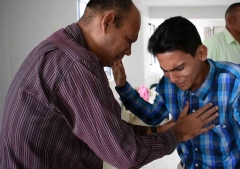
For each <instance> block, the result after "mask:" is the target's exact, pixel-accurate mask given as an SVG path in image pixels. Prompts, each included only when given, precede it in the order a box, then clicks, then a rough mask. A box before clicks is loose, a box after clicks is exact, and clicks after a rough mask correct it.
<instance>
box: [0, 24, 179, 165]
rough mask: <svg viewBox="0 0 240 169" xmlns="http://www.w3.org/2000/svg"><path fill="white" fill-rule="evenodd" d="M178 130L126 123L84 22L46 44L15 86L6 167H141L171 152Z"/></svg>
mask: <svg viewBox="0 0 240 169" xmlns="http://www.w3.org/2000/svg"><path fill="white" fill-rule="evenodd" d="M176 146H177V139H176V136H175V135H174V133H173V131H171V130H169V131H167V132H164V133H160V134H151V135H146V127H141V126H134V128H133V126H132V127H131V126H130V125H129V124H126V123H125V122H124V121H122V120H121V108H120V105H119V104H118V102H117V101H116V99H115V98H114V96H113V93H112V90H111V89H110V88H109V82H108V79H107V77H106V74H105V72H104V69H103V66H102V64H101V62H100V60H99V59H98V57H97V56H96V55H95V54H94V53H92V52H91V51H90V50H89V48H88V45H87V43H86V40H85V38H84V36H83V34H82V32H81V30H80V29H79V27H78V25H77V24H75V23H74V24H72V25H69V26H67V27H66V28H65V29H61V30H59V31H57V32H55V33H54V34H53V35H51V36H50V37H49V38H48V39H47V40H45V41H43V42H41V43H40V44H39V45H38V46H37V47H36V48H35V49H34V50H33V51H32V52H31V53H30V54H29V56H28V57H27V58H26V60H25V61H24V63H23V64H22V66H21V67H20V69H19V71H18V73H17V74H16V76H15V78H14V79H13V82H12V84H11V86H10V89H9V92H8V95H7V99H6V104H5V109H4V113H3V125H2V130H1V138H0V168H1V169H7V168H11V169H17V168H24V169H102V168H103V160H104V161H106V162H108V163H110V164H111V165H113V166H115V167H117V168H121V169H122V168H123V169H124V168H140V167H141V166H143V165H145V164H147V163H149V162H151V161H153V160H155V159H157V158H160V157H162V156H164V155H166V154H171V153H172V152H173V151H174V149H175V148H176Z"/></svg>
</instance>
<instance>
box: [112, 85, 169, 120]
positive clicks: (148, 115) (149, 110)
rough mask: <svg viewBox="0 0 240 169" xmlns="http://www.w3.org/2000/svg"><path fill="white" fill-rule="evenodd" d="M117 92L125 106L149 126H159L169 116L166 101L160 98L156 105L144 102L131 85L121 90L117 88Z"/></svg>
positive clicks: (158, 97) (155, 102)
mask: <svg viewBox="0 0 240 169" xmlns="http://www.w3.org/2000/svg"><path fill="white" fill-rule="evenodd" d="M116 91H117V92H118V94H119V95H120V98H121V100H122V102H123V105H124V106H125V107H126V108H127V109H128V110H129V111H130V112H132V113H133V114H135V115H136V116H137V117H138V118H140V119H141V120H142V121H143V122H145V123H146V124H148V125H158V124H160V123H161V122H162V121H163V120H164V119H165V118H166V116H167V115H168V111H167V109H166V107H165V104H164V101H163V99H162V98H161V97H160V96H157V98H156V99H155V100H154V103H153V104H150V103H149V102H147V101H145V100H143V99H142V98H141V97H140V96H139V94H138V92H137V91H136V90H134V89H133V88H132V87H131V86H130V84H129V83H126V85H125V86H123V87H121V88H118V87H116Z"/></svg>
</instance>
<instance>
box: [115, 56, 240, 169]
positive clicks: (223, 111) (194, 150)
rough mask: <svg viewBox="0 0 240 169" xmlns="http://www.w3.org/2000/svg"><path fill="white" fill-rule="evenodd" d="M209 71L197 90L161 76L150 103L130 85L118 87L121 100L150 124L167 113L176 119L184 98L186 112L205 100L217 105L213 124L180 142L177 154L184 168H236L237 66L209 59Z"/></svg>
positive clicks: (239, 163)
mask: <svg viewBox="0 0 240 169" xmlns="http://www.w3.org/2000/svg"><path fill="white" fill-rule="evenodd" d="M208 62H209V64H210V71H209V74H208V76H207V77H206V79H205V81H204V83H203V84H202V86H201V87H200V88H199V89H197V90H196V91H182V90H180V89H179V88H178V87H177V86H175V85H174V84H173V83H171V82H170V80H169V79H167V78H166V77H163V78H162V79H161V80H160V82H159V84H158V86H157V88H156V91H157V92H158V93H159V95H158V96H157V97H156V99H155V101H154V103H153V104H150V103H148V102H145V101H144V100H143V99H141V98H140V97H139V94H138V93H137V92H136V91H135V90H134V89H133V88H132V87H131V86H130V84H129V83H127V84H126V85H125V87H123V88H121V89H118V88H116V90H117V92H118V93H119V95H120V98H121V100H122V102H123V104H124V105H125V106H126V107H127V108H128V109H129V110H130V111H131V112H132V113H133V114H135V115H136V116H138V117H139V118H140V119H142V120H143V121H144V122H145V123H147V124H150V125H157V124H159V123H160V122H161V121H162V120H163V119H164V118H165V117H166V116H167V115H168V112H169V113H171V114H172V116H173V118H174V120H177V119H178V116H179V114H180V113H181V111H182V110H183V107H184V105H185V104H186V101H189V102H190V109H189V112H188V113H192V112H194V111H196V110H197V109H199V108H200V107H202V106H204V105H205V104H207V103H210V102H211V103H213V105H215V106H219V118H217V119H215V120H214V121H213V122H212V123H213V124H215V125H216V127H215V128H214V129H212V130H210V131H209V132H207V133H204V134H201V135H200V136H198V137H195V138H194V139H192V140H189V141H185V142H181V143H180V144H179V146H178V154H179V156H180V158H181V160H182V162H183V163H184V165H186V167H187V168H202V169H207V168H211V169H232V168H234V169H237V168H240V160H239V158H240V125H239V123H240V97H239V94H240V66H239V65H237V64H233V63H230V62H214V61H212V60H211V59H209V60H208Z"/></svg>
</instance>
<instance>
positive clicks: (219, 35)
mask: <svg viewBox="0 0 240 169" xmlns="http://www.w3.org/2000/svg"><path fill="white" fill-rule="evenodd" d="M223 38H224V33H223V32H219V33H217V34H215V35H213V36H211V37H209V38H208V39H206V40H205V41H204V42H203V44H204V45H209V44H214V43H215V42H219V40H222V39H223Z"/></svg>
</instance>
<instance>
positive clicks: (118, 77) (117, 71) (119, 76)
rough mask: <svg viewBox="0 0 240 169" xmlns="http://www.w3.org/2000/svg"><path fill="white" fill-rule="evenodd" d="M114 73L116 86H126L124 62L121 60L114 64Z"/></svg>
mask: <svg viewBox="0 0 240 169" xmlns="http://www.w3.org/2000/svg"><path fill="white" fill-rule="evenodd" d="M112 71H113V76H114V81H115V83H116V86H118V87H121V86H124V85H125V84H126V74H125V70H124V66H123V64H122V61H121V60H120V59H119V60H117V61H115V62H114V64H113V66H112Z"/></svg>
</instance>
